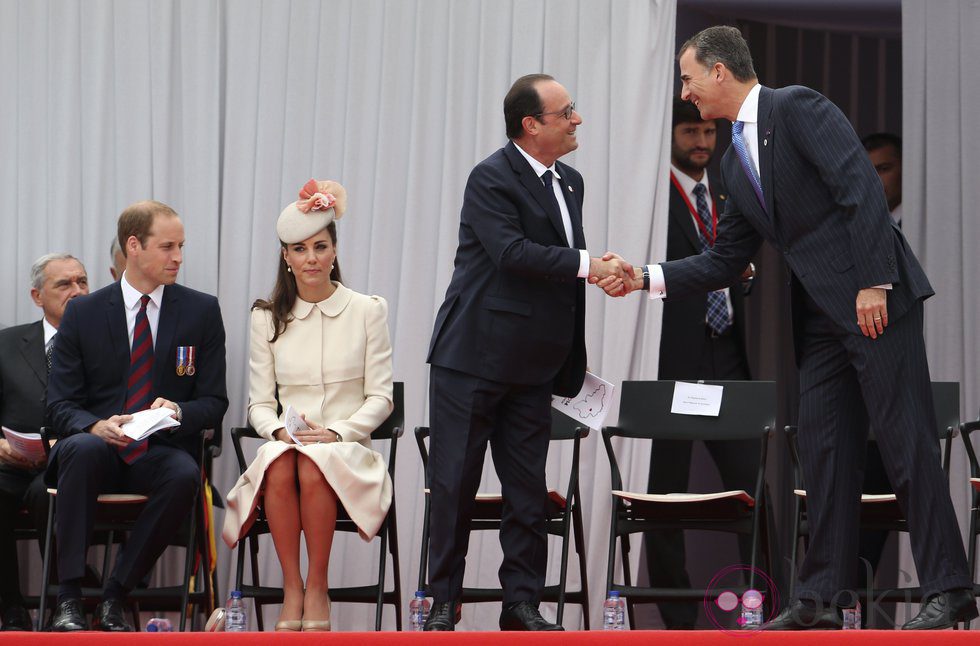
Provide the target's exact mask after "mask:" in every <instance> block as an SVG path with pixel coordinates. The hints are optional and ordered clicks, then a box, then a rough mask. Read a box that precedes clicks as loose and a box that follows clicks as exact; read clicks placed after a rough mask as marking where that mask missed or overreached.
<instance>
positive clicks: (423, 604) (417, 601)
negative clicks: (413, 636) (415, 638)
mask: <svg viewBox="0 0 980 646" xmlns="http://www.w3.org/2000/svg"><path fill="white" fill-rule="evenodd" d="M428 618H429V600H428V599H426V598H425V590H416V591H415V598H413V599H412V602H411V603H410V604H408V624H409V630H415V631H419V630H422V629H423V628H424V627H425V620H426V619H428Z"/></svg>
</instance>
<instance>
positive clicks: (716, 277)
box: [661, 199, 762, 300]
mask: <svg viewBox="0 0 980 646" xmlns="http://www.w3.org/2000/svg"><path fill="white" fill-rule="evenodd" d="M761 244H762V237H761V236H760V235H759V234H758V232H757V231H756V230H755V229H754V228H753V227H752V225H751V224H749V222H748V220H746V219H745V217H744V216H743V215H742V214H741V212H739V210H738V207H737V206H736V205H735V200H732V199H729V200H726V202H725V210H724V212H723V213H722V215H721V216H720V217H719V218H718V235H717V237H716V238H715V244H714V246H713V247H711V248H710V249H707V250H705V251H704V252H702V253H700V254H698V255H696V256H689V257H687V258H683V259H681V260H672V261H669V262H665V263H661V266H662V268H663V272H664V283H665V285H666V287H667V300H673V299H675V298H685V297H687V296H691V295H694V294H699V293H704V292H709V291H714V290H718V289H724V288H725V287H731V286H732V285H734V284H735V283H737V282H738V279H739V276H741V275H742V272H743V271H745V266H746V265H748V264H749V261H750V260H751V259H752V257H753V256H754V255H755V253H756V252H757V251H758V250H759V245H761Z"/></svg>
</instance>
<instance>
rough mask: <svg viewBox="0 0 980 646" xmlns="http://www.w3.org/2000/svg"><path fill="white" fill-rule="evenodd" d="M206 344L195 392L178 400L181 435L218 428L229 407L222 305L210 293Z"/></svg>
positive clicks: (205, 316)
mask: <svg viewBox="0 0 980 646" xmlns="http://www.w3.org/2000/svg"><path fill="white" fill-rule="evenodd" d="M206 299H207V304H206V307H205V315H204V316H202V318H201V321H202V325H204V326H205V330H206V332H205V335H204V343H203V344H202V346H201V348H200V349H199V350H198V353H199V354H198V358H197V365H198V368H197V375H196V376H195V379H194V391H193V394H192V396H191V397H190V398H189V399H188V400H187V401H178V402H177V403H178V404H179V405H180V409H181V413H182V418H181V425H180V427H179V428H178V429H177V433H176V435H177V436H178V437H181V436H185V435H195V436H196V435H197V434H198V433H200V432H201V430H203V429H206V428H213V429H217V428H219V427H220V425H221V420H222V418H224V415H225V411H226V410H228V391H227V386H226V382H225V326H224V323H223V321H222V319H221V307H220V306H219V305H218V300H217V299H216V298H214V297H213V296H207V297H206Z"/></svg>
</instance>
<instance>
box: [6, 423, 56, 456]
mask: <svg viewBox="0 0 980 646" xmlns="http://www.w3.org/2000/svg"><path fill="white" fill-rule="evenodd" d="M0 428H3V436H4V437H5V438H7V443H8V444H10V448H12V449H13V450H14V451H15V452H16V453H17V454H18V455H20V456H21V457H22V458H24V459H25V460H27V461H29V462H34V463H35V464H36V463H38V462H44V460H45V459H46V456H45V455H44V444H42V443H41V435H40V433H18V432H17V431H15V430H13V429H11V428H7V427H6V426H3V427H0Z"/></svg>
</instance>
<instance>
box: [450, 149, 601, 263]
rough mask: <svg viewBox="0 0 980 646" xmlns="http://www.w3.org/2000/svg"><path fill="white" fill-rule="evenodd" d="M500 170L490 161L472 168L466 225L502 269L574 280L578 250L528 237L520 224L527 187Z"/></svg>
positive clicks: (463, 215) (463, 217) (463, 214)
mask: <svg viewBox="0 0 980 646" xmlns="http://www.w3.org/2000/svg"><path fill="white" fill-rule="evenodd" d="M504 172H507V171H504ZM499 173H500V171H499V170H497V169H494V168H493V167H491V166H490V165H489V164H480V165H478V166H477V167H476V168H474V169H473V172H472V173H471V174H470V178H469V181H468V182H467V183H466V191H465V193H464V194H463V208H462V211H461V215H460V220H461V223H462V224H463V226H469V227H470V228H471V229H472V230H473V232H474V234H475V235H476V238H477V239H478V240H479V241H480V244H481V245H482V246H483V248H484V249H485V250H486V252H487V255H488V256H489V257H490V260H491V261H492V262H493V263H494V265H495V266H496V267H497V268H498V269H500V270H501V271H505V272H515V273H521V274H530V275H534V276H564V277H567V278H569V279H574V278H575V277H576V276H577V275H578V269H579V260H580V258H581V254H580V253H579V250H578V249H572V248H570V247H565V246H557V245H554V246H552V245H545V244H540V243H537V242H533V241H532V240H531V239H529V238H528V237H527V232H526V231H525V230H524V227H523V225H522V223H521V209H522V208H524V209H527V208H528V207H527V206H524V205H522V204H521V202H529V201H530V200H531V197H530V195H519V194H518V192H519V191H524V190H525V189H524V188H523V187H522V186H520V185H519V184H517V183H516V182H513V181H511V182H510V183H506V182H504V181H503V177H502V176H500V174H499ZM580 183H581V182H580ZM549 226H550V225H549Z"/></svg>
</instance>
